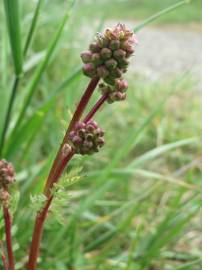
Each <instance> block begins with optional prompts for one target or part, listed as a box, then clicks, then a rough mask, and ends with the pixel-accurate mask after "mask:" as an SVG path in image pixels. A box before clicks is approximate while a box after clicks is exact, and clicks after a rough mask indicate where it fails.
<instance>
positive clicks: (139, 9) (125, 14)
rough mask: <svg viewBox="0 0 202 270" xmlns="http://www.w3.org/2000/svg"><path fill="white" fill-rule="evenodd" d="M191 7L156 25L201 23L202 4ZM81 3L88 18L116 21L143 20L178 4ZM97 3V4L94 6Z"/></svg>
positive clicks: (170, 0) (145, 0)
mask: <svg viewBox="0 0 202 270" xmlns="http://www.w3.org/2000/svg"><path fill="white" fill-rule="evenodd" d="M191 2H192V3H191V5H187V6H184V7H182V8H181V9H179V10H175V11H174V12H172V13H170V14H168V15H167V16H163V17H161V18H160V19H159V20H158V21H157V22H156V23H157V24H161V23H201V22H202V16H201V9H202V2H201V1H200V0H193V1H191ZM84 3H85V2H84V1H82V0H81V1H80V5H82V9H83V12H84V13H85V15H86V16H91V17H95V18H96V17H100V16H104V17H105V18H107V19H112V18H113V19H116V20H126V19H128V20H142V19H144V18H146V17H149V16H151V15H152V14H153V13H156V12H158V11H159V10H162V9H163V8H165V7H167V6H169V5H172V4H174V3H176V1H175V0H163V1H162V0H111V1H108V0H97V1H87V3H88V4H84ZM94 3H96V4H94Z"/></svg>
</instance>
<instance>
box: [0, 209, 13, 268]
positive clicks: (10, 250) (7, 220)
mask: <svg viewBox="0 0 202 270" xmlns="http://www.w3.org/2000/svg"><path fill="white" fill-rule="evenodd" d="M3 213H4V222H5V232H6V245H7V253H8V264H9V270H14V269H15V260H14V256H13V248H12V237H11V227H12V221H11V215H10V213H9V210H8V208H7V207H3Z"/></svg>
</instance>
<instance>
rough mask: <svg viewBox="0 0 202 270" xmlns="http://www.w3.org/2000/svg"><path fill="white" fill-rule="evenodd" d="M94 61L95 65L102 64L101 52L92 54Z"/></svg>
mask: <svg viewBox="0 0 202 270" xmlns="http://www.w3.org/2000/svg"><path fill="white" fill-rule="evenodd" d="M92 63H93V64H94V65H95V66H98V65H100V64H102V63H103V60H102V59H101V57H100V54H99V53H94V54H93V55H92Z"/></svg>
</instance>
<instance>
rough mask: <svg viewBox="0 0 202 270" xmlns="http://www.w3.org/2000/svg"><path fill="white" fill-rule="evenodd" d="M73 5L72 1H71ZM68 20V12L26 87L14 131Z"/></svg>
mask: <svg viewBox="0 0 202 270" xmlns="http://www.w3.org/2000/svg"><path fill="white" fill-rule="evenodd" d="M73 3H74V1H73ZM72 5H73V4H72ZM68 19H69V11H68V12H66V13H65V15H64V17H63V19H62V21H61V23H60V25H59V27H58V30H57V32H56V34H55V36H54V38H53V39H52V41H51V42H50V45H49V48H48V50H47V52H46V56H45V58H44V60H43V61H42V62H41V64H40V65H39V67H38V68H37V70H36V72H35V74H34V78H33V80H32V81H31V83H30V84H29V86H28V89H27V93H28V94H27V96H26V98H25V100H24V102H23V105H22V109H21V112H20V114H19V117H18V119H17V122H16V125H15V129H18V128H19V126H20V124H21V122H22V120H23V118H24V115H25V113H26V111H27V108H28V106H29V104H30V102H31V99H32V97H33V95H34V93H35V91H36V89H37V86H38V84H39V81H40V79H41V77H42V75H43V73H44V71H45V70H46V68H47V66H48V64H49V61H50V59H51V57H52V55H53V53H54V51H55V49H56V46H57V44H58V42H59V40H60V38H61V35H62V32H63V30H64V27H65V24H66V22H67V20H68Z"/></svg>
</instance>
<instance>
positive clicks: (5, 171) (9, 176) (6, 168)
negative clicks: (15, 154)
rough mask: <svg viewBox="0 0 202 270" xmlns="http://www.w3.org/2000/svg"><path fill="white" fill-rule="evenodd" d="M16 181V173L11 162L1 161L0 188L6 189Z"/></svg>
mask: <svg viewBox="0 0 202 270" xmlns="http://www.w3.org/2000/svg"><path fill="white" fill-rule="evenodd" d="M14 179H15V171H14V168H13V165H12V164H11V163H10V162H7V161H6V160H4V159H2V160H0V187H6V186H8V185H9V184H11V183H13V181H14Z"/></svg>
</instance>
